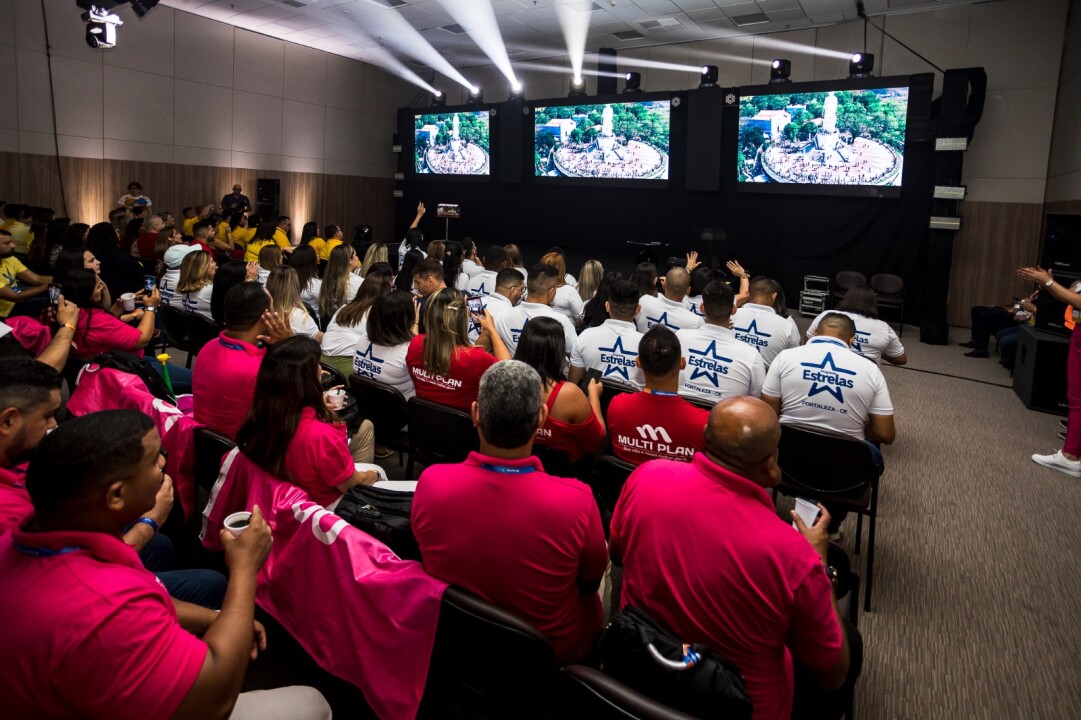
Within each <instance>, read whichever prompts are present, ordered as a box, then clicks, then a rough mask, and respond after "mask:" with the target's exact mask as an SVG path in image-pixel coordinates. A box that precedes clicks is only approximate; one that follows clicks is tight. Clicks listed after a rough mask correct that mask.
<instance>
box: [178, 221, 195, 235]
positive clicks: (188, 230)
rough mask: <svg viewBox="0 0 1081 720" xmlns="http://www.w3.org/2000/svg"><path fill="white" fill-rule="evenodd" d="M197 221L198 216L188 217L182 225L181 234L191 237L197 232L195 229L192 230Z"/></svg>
mask: <svg viewBox="0 0 1081 720" xmlns="http://www.w3.org/2000/svg"><path fill="white" fill-rule="evenodd" d="M197 222H199V218H198V217H193V218H188V219H187V220H185V221H184V222H183V224H182V225H181V226H180V234H181V235H187V236H188V237H191V236H192V235H193V234H194V232H195V231H194V230H192V228H194V227H195V223H197Z"/></svg>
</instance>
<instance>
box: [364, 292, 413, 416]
mask: <svg viewBox="0 0 1081 720" xmlns="http://www.w3.org/2000/svg"><path fill="white" fill-rule="evenodd" d="M419 319H420V303H419V302H418V301H417V300H416V299H415V298H414V297H413V296H412V295H411V294H409V293H403V292H401V291H397V290H396V291H394V292H389V293H386V294H385V295H380V296H379V297H377V298H376V299H375V302H373V303H372V307H371V309H370V310H369V311H368V323H367V325H366V326H365V328H364V334H363V335H361V336H360V338H359V339H358V340H357V346H356V352H355V353H354V354H353V372H354V373H356V374H357V375H360V376H361V377H366V378H368V379H369V380H374V381H376V382H378V383H382V384H384V385H389V386H390V387H392V388H394V389H395V390H397V391H398V392H400V393H401V394H402V395H404V396H405V397H406V398H411V397H413V395H414V394H415V390H414V388H413V380H412V375H411V373H410V372H409V367H408V366H407V365H406V362H405V356H406V353H408V352H409V343H410V341H412V339H413V336H414V335H416V334H417V324H418V322H419Z"/></svg>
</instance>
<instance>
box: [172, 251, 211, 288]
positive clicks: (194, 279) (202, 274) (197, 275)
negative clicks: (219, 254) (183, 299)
mask: <svg viewBox="0 0 1081 720" xmlns="http://www.w3.org/2000/svg"><path fill="white" fill-rule="evenodd" d="M213 261H214V258H212V257H211V256H210V253H208V252H207V251H206V250H196V251H195V252H193V253H188V254H187V255H185V256H184V260H183V261H182V262H181V263H180V280H179V281H178V282H177V284H176V291H177V292H182V293H190V292H197V291H199V290H202V289H203V288H205V287H206V286H207V285H212V284H213V283H214V279H213V278H211V277H210V263H212V262H213Z"/></svg>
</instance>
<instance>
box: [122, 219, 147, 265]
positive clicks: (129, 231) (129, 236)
mask: <svg viewBox="0 0 1081 720" xmlns="http://www.w3.org/2000/svg"><path fill="white" fill-rule="evenodd" d="M142 231H143V219H142V218H135V219H133V220H129V221H128V224H127V225H125V226H124V231H123V232H121V233H120V249H121V250H123V251H125V252H128V253H131V254H132V256H133V257H139V249H138V247H137V246H136V245H135V243H136V242H137V241H138V240H139V235H141V234H142Z"/></svg>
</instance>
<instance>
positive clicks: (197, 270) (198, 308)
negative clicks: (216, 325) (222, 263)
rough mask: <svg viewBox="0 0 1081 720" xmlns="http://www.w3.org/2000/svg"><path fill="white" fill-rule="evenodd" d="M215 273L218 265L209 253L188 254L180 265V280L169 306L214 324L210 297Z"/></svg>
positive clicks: (202, 251) (200, 251)
mask: <svg viewBox="0 0 1081 720" xmlns="http://www.w3.org/2000/svg"><path fill="white" fill-rule="evenodd" d="M217 271H218V264H217V263H216V262H214V256H213V255H211V254H210V253H208V252H206V251H204V250H199V251H197V252H193V253H188V254H187V255H186V256H185V257H184V261H183V262H182V263H181V264H180V280H179V281H178V282H177V284H176V292H174V293H173V297H172V300H171V301H170V302H169V306H170V307H174V308H176V309H177V310H180V311H181V312H187V313H195V314H196V315H199V316H201V317H204V318H206V319H207V320H209V321H210V322H214V316H213V314H212V313H211V312H210V296H211V295H212V294H213V292H214V273H216V272H217Z"/></svg>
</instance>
